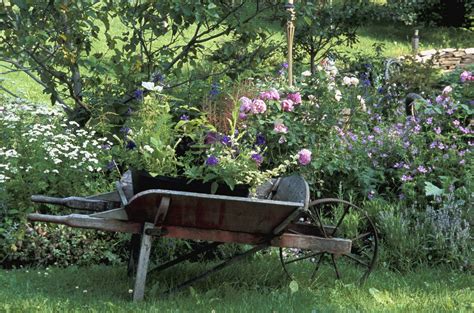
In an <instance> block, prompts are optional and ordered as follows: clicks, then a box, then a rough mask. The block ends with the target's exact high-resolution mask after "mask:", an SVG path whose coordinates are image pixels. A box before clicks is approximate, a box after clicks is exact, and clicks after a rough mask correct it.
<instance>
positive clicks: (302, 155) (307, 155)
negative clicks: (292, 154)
mask: <svg viewBox="0 0 474 313" xmlns="http://www.w3.org/2000/svg"><path fill="white" fill-rule="evenodd" d="M298 162H299V163H300V164H301V165H308V164H309V163H310V162H311V151H309V150H308V149H302V150H300V151H299V152H298Z"/></svg>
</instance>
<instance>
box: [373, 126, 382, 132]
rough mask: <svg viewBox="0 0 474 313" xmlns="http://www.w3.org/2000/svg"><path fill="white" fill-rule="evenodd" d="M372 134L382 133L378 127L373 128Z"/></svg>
mask: <svg viewBox="0 0 474 313" xmlns="http://www.w3.org/2000/svg"><path fill="white" fill-rule="evenodd" d="M374 132H375V133H377V134H380V133H381V132H382V130H381V129H380V127H378V126H375V127H374Z"/></svg>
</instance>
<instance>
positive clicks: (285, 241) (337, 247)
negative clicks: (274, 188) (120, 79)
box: [163, 226, 352, 254]
mask: <svg viewBox="0 0 474 313" xmlns="http://www.w3.org/2000/svg"><path fill="white" fill-rule="evenodd" d="M163 229H164V230H165V231H166V234H165V235H164V236H163V237H168V238H180V239H194V240H206V241H217V242H228V243H230V242H231V243H242V244H250V245H257V244H260V243H262V242H264V240H265V235H256V234H249V233H241V232H231V231H223V230H215V229H214V230H210V229H197V228H189V227H178V226H166V227H163ZM271 245H272V246H274V247H286V248H299V249H309V250H315V251H325V252H330V253H335V254H346V253H349V252H350V251H351V246H352V242H351V240H349V239H342V238H322V237H316V236H308V235H299V234H298V235H297V234H289V233H284V234H282V235H281V236H278V237H276V238H274V239H273V240H271Z"/></svg>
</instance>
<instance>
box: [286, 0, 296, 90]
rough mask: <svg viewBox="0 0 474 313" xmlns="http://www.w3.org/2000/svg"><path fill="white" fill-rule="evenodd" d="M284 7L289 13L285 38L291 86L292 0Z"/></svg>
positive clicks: (293, 33)
mask: <svg viewBox="0 0 474 313" xmlns="http://www.w3.org/2000/svg"><path fill="white" fill-rule="evenodd" d="M285 9H286V10H287V11H288V13H289V18H288V21H287V22H286V40H287V44H288V55H287V58H288V61H287V62H288V86H290V87H292V86H293V38H294V36H295V24H294V21H295V19H296V14H295V6H294V4H293V0H288V3H287V4H286V5H285Z"/></svg>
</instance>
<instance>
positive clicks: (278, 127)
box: [273, 122, 288, 134]
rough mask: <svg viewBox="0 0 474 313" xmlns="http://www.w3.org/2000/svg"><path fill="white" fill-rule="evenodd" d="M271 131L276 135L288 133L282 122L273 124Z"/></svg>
mask: <svg viewBox="0 0 474 313" xmlns="http://www.w3.org/2000/svg"><path fill="white" fill-rule="evenodd" d="M273 130H274V131H275V132H276V133H283V134H286V133H287V132H288V127H286V126H285V124H283V123H282V122H275V125H274V127H273Z"/></svg>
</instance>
